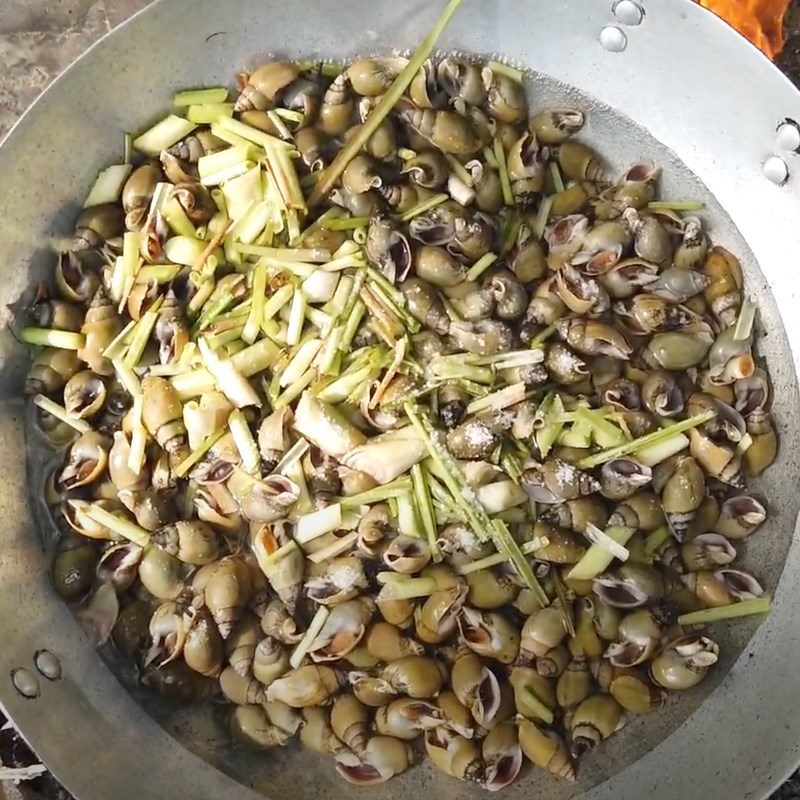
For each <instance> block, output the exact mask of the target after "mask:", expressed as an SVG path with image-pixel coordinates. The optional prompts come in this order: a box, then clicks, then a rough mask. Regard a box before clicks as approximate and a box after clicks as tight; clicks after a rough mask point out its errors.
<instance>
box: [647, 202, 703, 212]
mask: <svg viewBox="0 0 800 800" xmlns="http://www.w3.org/2000/svg"><path fill="white" fill-rule="evenodd" d="M705 207H706V204H705V203H704V202H703V201H702V200H663V201H662V200H656V201H654V202H652V203H648V204H647V210H648V211H702V210H703V209H704V208H705Z"/></svg>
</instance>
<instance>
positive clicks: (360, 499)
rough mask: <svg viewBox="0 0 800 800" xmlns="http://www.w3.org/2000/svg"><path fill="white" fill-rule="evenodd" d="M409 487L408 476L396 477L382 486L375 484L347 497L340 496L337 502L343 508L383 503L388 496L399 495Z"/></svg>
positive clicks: (409, 480)
mask: <svg viewBox="0 0 800 800" xmlns="http://www.w3.org/2000/svg"><path fill="white" fill-rule="evenodd" d="M410 488H411V479H410V478H407V477H403V478H397V479H395V480H393V481H391V483H387V484H384V485H383V486H376V487H375V488H374V489H367V490H366V491H364V492H359V493H358V494H353V495H350V496H349V497H340V498H339V503H340V504H341V506H342V508H343V509H352V508H358V507H359V506H368V505H372V504H373V503H383V502H384V501H386V500H388V499H389V498H390V497H399V496H400V495H401V494H403V493H405V492H407V491H408V490H409V489H410Z"/></svg>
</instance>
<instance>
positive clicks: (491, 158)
mask: <svg viewBox="0 0 800 800" xmlns="http://www.w3.org/2000/svg"><path fill="white" fill-rule="evenodd" d="M483 157H484V159H485V160H486V163H487V164H488V165H489V166H490V167H491V168H492V169H498V167H499V165H498V163H497V158H495V155H494V149H493V147H488V146H487V147H484V148H483Z"/></svg>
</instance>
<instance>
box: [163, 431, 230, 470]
mask: <svg viewBox="0 0 800 800" xmlns="http://www.w3.org/2000/svg"><path fill="white" fill-rule="evenodd" d="M226 430H227V429H226V428H225V427H224V426H223V427H222V428H220V429H219V430H218V431H214V432H213V433H210V434H209V435H208V436H206V438H205V439H203V441H202V443H201V444H200V446H199V447H198V448H197V449H196V450H193V451H192V452H191V453H189V455H188V456H186V458H184V459H183V461H181V462H180V464H178V465H177V466H176V467H175V469H174V470H173V472H174V473H175V474H176V475H177V476H178V477H179V478H183V477H185V476H186V475H187V474H188V472H189V470H190V469H191V468H192V467H193V466H194V465H195V464H197V462H198V461H200V459H201V458H203V456H204V455H205V454H206V453H207V452H208V451H209V450H210V449H211V448H212V447H213V446H214V445H215V444H216V443H217V442H218V441H219V440H220V439H221V438H222V436H223V434H224V433H225V431H226Z"/></svg>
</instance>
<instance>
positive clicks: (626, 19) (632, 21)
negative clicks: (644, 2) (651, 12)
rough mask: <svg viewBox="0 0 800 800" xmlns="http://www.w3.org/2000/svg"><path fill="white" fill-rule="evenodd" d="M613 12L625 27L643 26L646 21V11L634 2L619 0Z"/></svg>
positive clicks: (612, 8)
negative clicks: (644, 20)
mask: <svg viewBox="0 0 800 800" xmlns="http://www.w3.org/2000/svg"><path fill="white" fill-rule="evenodd" d="M611 10H612V11H613V12H614V16H615V17H616V18H617V20H618V21H619V22H621V23H622V24H623V25H641V23H642V20H643V19H644V9H643V8H642V7H641V6H640V5H639V4H638V3H635V2H634V0H617V2H616V3H614V5H613V6H612V7H611Z"/></svg>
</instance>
